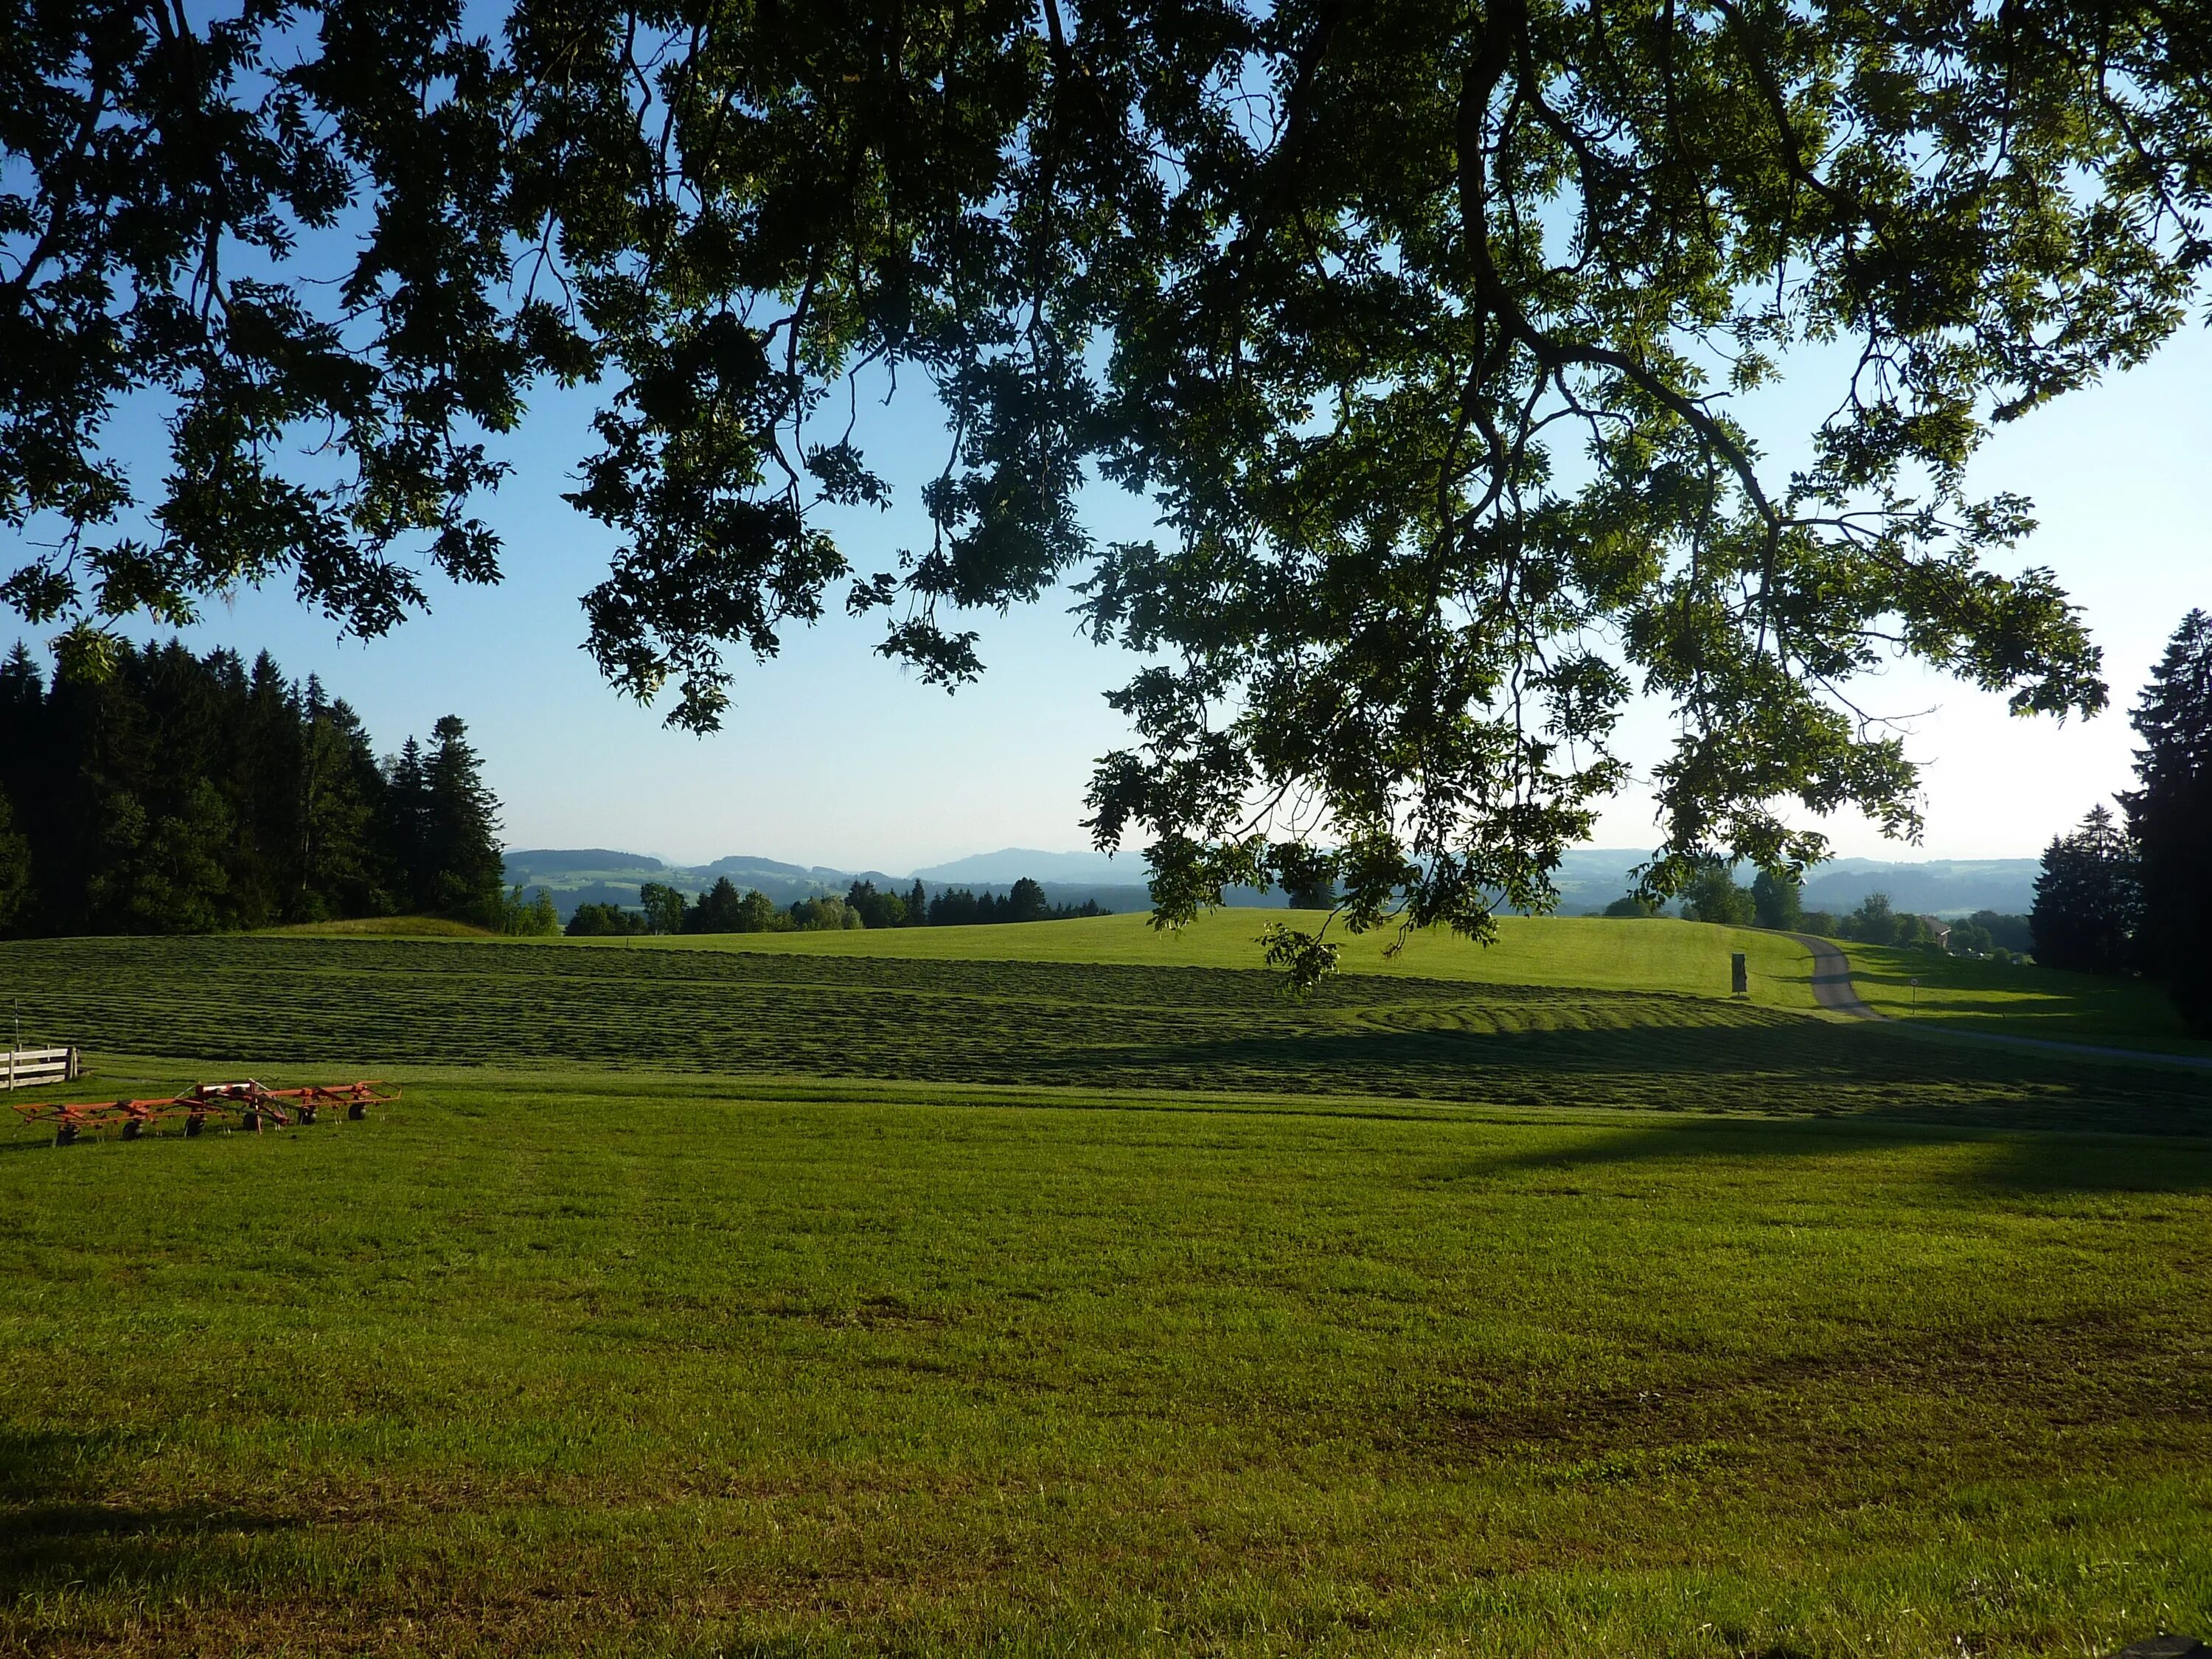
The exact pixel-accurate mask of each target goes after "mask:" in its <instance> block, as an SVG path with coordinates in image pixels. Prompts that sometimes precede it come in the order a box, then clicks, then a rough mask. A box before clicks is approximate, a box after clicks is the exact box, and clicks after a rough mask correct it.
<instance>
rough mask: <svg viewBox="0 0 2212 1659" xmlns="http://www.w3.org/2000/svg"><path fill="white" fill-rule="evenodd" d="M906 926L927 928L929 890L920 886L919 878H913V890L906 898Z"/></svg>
mask: <svg viewBox="0 0 2212 1659" xmlns="http://www.w3.org/2000/svg"><path fill="white" fill-rule="evenodd" d="M906 925H907V926H908V927H927V926H929V890H928V889H927V887H924V886H923V885H922V884H921V877H920V876H916V877H915V878H914V889H913V890H912V891H911V892H909V893H908V895H907V896H906Z"/></svg>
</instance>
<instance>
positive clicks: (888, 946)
mask: <svg viewBox="0 0 2212 1659" xmlns="http://www.w3.org/2000/svg"><path fill="white" fill-rule="evenodd" d="M1326 920H1327V915H1326V913H1325V912H1322V911H1318V910H1258V909H1225V910H1217V911H1214V912H1212V914H1211V915H1204V916H1201V917H1200V918H1199V919H1198V921H1195V922H1194V923H1192V924H1191V925H1190V926H1189V927H1184V928H1181V929H1178V930H1176V931H1172V932H1169V931H1163V930H1161V929H1158V928H1155V927H1153V926H1152V918H1151V917H1150V916H1149V915H1114V916H1095V917H1089V918H1085V919H1083V920H1079V921H1056V922H1051V923H1046V924H1037V925H1033V926H1029V927H915V928H893V929H890V930H887V931H884V932H880V933H721V934H714V935H709V936H707V937H703V938H684V939H587V940H586V939H580V940H576V941H574V943H575V944H579V945H590V946H592V947H595V948H600V949H614V950H623V949H638V948H643V949H646V950H667V949H676V950H696V949H700V948H705V949H709V950H725V951H757V952H764V953H768V954H772V955H778V956H799V957H825V956H826V957H857V958H861V959H872V960H879V959H883V958H887V957H910V958H918V959H921V960H926V961H971V962H981V961H990V962H1008V961H1012V962H1064V963H1086V964H1105V965H1109V966H1115V967H1127V968H1220V969H1234V970H1237V971H1249V970H1252V969H1258V968H1259V967H1261V947H1260V945H1259V942H1258V941H1259V937H1260V931H1261V928H1262V927H1265V926H1267V924H1268V923H1269V922H1273V921H1282V922H1287V923H1289V924H1291V925H1292V926H1297V927H1306V928H1309V929H1311V928H1316V927H1320V926H1321V925H1322V922H1323V921H1326ZM1328 937H1329V938H1330V939H1334V940H1335V941H1336V942H1337V943H1338V944H1339V945H1340V946H1341V948H1342V951H1343V957H1342V967H1343V970H1344V971H1345V972H1346V974H1350V975H1358V976H1361V977H1367V976H1371V975H1382V976H1384V977H1391V978H1408V979H1431V980H1462V981H1467V980H1471V981H1478V982H1480V983H1484V984H1495V985H1538V986H1553V987H1562V988H1574V989H1585V988H1592V989H1598V990H1629V991H1665V992H1679V993H1681V994H1686V995H1692V996H1711V997H1725V996H1726V995H1727V994H1728V990H1729V953H1730V952H1731V951H1743V952H1745V954H1746V955H1747V957H1749V958H1750V961H1749V967H1750V970H1751V987H1752V991H1751V1000H1753V1001H1754V1002H1757V1003H1760V1004H1764V1005H1767V1006H1774V1007H1782V1008H1810V1007H1811V1006H1813V994H1812V988H1811V987H1812V981H1811V968H1810V962H1811V958H1810V957H1809V956H1808V953H1807V952H1806V951H1805V949H1804V947H1803V946H1802V945H1798V944H1796V942H1795V941H1794V940H1792V939H1789V938H1787V937H1785V936H1784V935H1782V934H1779V933H1762V932H1760V931H1759V930H1758V929H1756V928H1750V927H1706V926H1705V925H1704V924H1702V923H1699V922H1690V921H1671V920H1668V919H1665V918H1661V917H1652V918H1649V919H1648V920H1647V921H1642V922H1637V923H1632V924H1623V923H1621V922H1619V921H1602V920H1593V919H1591V918H1588V917H1579V916H1577V917H1570V916H1541V917H1535V916H1501V917H1500V918H1498V942H1497V944H1495V945H1488V946H1484V945H1474V944H1470V943H1469V942H1468V940H1466V939H1462V938H1460V937H1459V936H1458V935H1457V934H1455V933H1450V932H1449V931H1446V930H1443V929H1432V930H1429V931H1426V932H1423V933H1413V934H1411V935H1409V936H1407V937H1406V938H1404V939H1403V940H1402V942H1401V938H1400V935H1399V934H1398V933H1397V932H1396V931H1395V929H1387V928H1386V929H1383V930H1379V931H1377V932H1375V933H1362V934H1351V933H1344V932H1342V931H1341V927H1340V926H1339V927H1335V928H1332V929H1331V930H1330V932H1329V934H1328Z"/></svg>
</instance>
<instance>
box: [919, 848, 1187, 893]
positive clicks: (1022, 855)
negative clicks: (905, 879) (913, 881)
mask: <svg viewBox="0 0 2212 1659" xmlns="http://www.w3.org/2000/svg"><path fill="white" fill-rule="evenodd" d="M914 873H915V875H917V876H920V877H921V878H922V879H923V880H924V881H927V882H943V883H945V884H948V885H950V886H953V887H973V886H975V885H976V884H979V883H997V882H1016V881H1019V880H1020V879H1021V878H1023V877H1024V876H1027V877H1028V878H1030V880H1032V881H1036V882H1044V883H1048V884H1049V883H1054V882H1060V883H1066V884H1073V883H1093V884H1097V883H1104V884H1112V885H1119V886H1138V887H1141V886H1143V885H1144V884H1145V873H1146V872H1145V855H1144V854H1142V853H1124V854H1122V855H1121V857H1119V858H1109V857H1107V856H1106V854H1103V853H1041V852H1039V851H1037V850H1036V848H1032V847H1002V848H1000V849H999V850H998V851H997V852H995V853H971V854H969V855H968V856H967V857H966V858H964V859H955V860H952V862H951V863H950V864H932V865H927V866H924V867H923V868H921V869H919V870H917V871H915V872H914Z"/></svg>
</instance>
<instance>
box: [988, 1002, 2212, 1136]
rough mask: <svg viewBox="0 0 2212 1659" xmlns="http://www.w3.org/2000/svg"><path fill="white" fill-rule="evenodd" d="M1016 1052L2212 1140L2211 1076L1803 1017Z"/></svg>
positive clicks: (1077, 1067) (1104, 1066)
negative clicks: (2210, 1137)
mask: <svg viewBox="0 0 2212 1659" xmlns="http://www.w3.org/2000/svg"><path fill="white" fill-rule="evenodd" d="M1131 1035H1132V1036H1133V1038H1135V1039H1137V1040H1134V1041H1132V1042H1127V1043H1124V1044H1120V1045H1116V1046H1114V1047H1110V1048H1109V1047H1103V1046H1100V1047H1085V1048H1073V1049H1068V1050H1065V1051H1062V1052H1060V1053H1057V1054H1031V1055H1025V1056H1023V1066H1024V1069H1025V1070H1026V1071H1027V1072H1028V1073H1029V1074H1030V1078H1031V1079H1033V1080H1036V1081H1048V1080H1049V1081H1054V1082H1061V1083H1066V1084H1070V1085H1077V1084H1089V1085H1098V1086H1115V1085H1127V1086H1139V1087H1160V1086H1167V1087H1184V1088H1189V1089H1194V1090H1199V1089H1204V1090H1215V1089H1246V1090H1254V1089H1256V1090H1267V1091H1282V1092H1290V1093H1310V1092H1329V1093H1344V1094H1360V1093H1368V1094H1379V1095H1393V1094H1396V1095H1403V1096H1414V1097H1426V1098H1436V1099H1444V1100H1457V1101H1464V1102H1468V1103H1484V1104H1497V1105H1526V1106H1543V1107H1578V1106H1582V1107H1600V1108H1620V1109H1660V1110H1669V1111H1680V1112H1698V1111H1705V1112H1743V1113H1755V1114H1759V1115H1772V1116H1784V1117H1880V1118H1887V1119H1893V1120H1894V1121H1900V1122H1916V1123H1927V1124H1933V1125H1950V1126H1960V1125H1971V1126H1973V1127H1980V1128H2039V1129H2068V1130H2093V1131H2103V1132H2107V1133H2149V1134H2169V1135H2203V1134H2207V1133H2212V1076H2205V1075H2200V1074H2197V1073H2189V1072H2183V1071H2179V1070H2169V1069H2167V1068H2163V1067H2157V1066H2134V1065H2130V1064H2127V1063H2125V1062H2116V1061H2106V1060H2075V1059H2073V1058H2071V1057H2069V1056H2063V1055H2055V1054H2050V1053H2047V1052H2029V1051H2017V1050H2013V1049H2008V1048H2002V1047H2000V1046H1996V1045H1987V1046H1985V1045H1982V1044H1971V1045H1970V1044H1965V1043H1960V1044H1955V1045H1954V1044H1946V1043H1935V1042H1927V1041H1925V1040H1924V1039H1923V1038H1921V1037H1919V1036H1916V1035H1914V1034H1912V1033H1909V1032H1903V1031H1887V1030H1881V1028H1879V1027H1873V1028H1869V1027H1865V1026H1845V1025H1842V1024H1831V1023H1828V1022H1826V1021H1819V1020H1812V1019H1805V1020H1792V1021H1789V1022H1787V1023H1785V1024H1772V1025H1755V1026H1705V1027H1662V1026H1652V1027H1643V1028H1638V1029H1632V1030H1544V1031H1524V1032H1464V1031H1454V1030H1431V1031H1419V1030H1414V1031H1403V1030H1401V1031H1383V1030H1334V1031H1328V1030H1319V1031H1316V1030H1305V1031H1296V1030H1278V1031H1269V1030H1249V1031H1247V1032H1245V1033H1244V1034H1243V1035H1239V1036H1227V1037H1224V1038H1222V1039H1220V1040H1218V1041H1211V1042H1205V1041H1200V1042H1191V1041H1183V1042H1146V1041H1144V1040H1142V1039H1143V1037H1144V1036H1145V1035H1146V1034H1145V1033H1143V1032H1142V1031H1133V1032H1132V1033H1131Z"/></svg>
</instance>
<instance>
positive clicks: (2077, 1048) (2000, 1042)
mask: <svg viewBox="0 0 2212 1659" xmlns="http://www.w3.org/2000/svg"><path fill="white" fill-rule="evenodd" d="M1790 937H1791V938H1792V939H1796V941H1797V942H1798V943H1799V944H1801V945H1803V946H1804V947H1805V948H1806V949H1807V950H1808V951H1811V952H1812V953H1813V1000H1814V1001H1815V1002H1817V1003H1819V1004H1820V1006H1822V1007H1823V1008H1826V1009H1828V1010H1829V1011H1830V1012H1834V1013H1838V1014H1843V1015H1844V1016H1846V1017H1847V1018H1851V1019H1878V1020H1881V1022H1882V1023H1883V1024H1887V1025H1889V1026H1891V1027H1892V1028H1893V1029H1894V1030H1900V1031H1909V1032H1911V1034H1912V1035H1913V1036H1933V1037H1945V1038H1951V1039H1955V1040H1956V1041H1958V1042H1993V1043H1996V1045H1997V1046H1998V1047H2000V1048H2040V1049H2043V1050H2045V1052H2046V1053H2050V1054H2072V1055H2075V1056H2078V1057H2081V1058H2084V1059H2102V1060H2140V1061H2143V1062H2145V1063H2148V1064H2149V1065H2153V1066H2187V1067H2188V1068H2190V1069H2191V1071H2200V1072H2212V1055H2204V1054H2160V1053H2158V1052H2156V1051H2155V1050H2154V1049H2148V1048H2106V1047H2105V1046H2103V1045H2101V1044H2099V1043H2092V1042H2053V1041H2051V1039H2050V1038H2048V1037H2026V1036H2000V1035H1998V1034H1997V1033H1996V1032H1993V1031H1962V1030H1960V1029H1959V1028H1958V1027H1956V1026H1954V1025H1936V1024H1923V1023H1922V1022H1920V1021H1917V1020H1893V1019H1891V1018H1889V1017H1888V1016H1887V1014H1881V1013H1877V1012H1875V1010H1873V1009H1872V1008H1870V1007H1869V1006H1867V1005H1866V1004H1865V1003H1864V1002H1863V1001H1862V1000H1860V999H1859V994H1858V991H1857V987H1854V986H1853V985H1852V983H1851V964H1850V959H1849V958H1848V957H1845V956H1844V953H1843V952H1842V951H1839V950H1838V949H1837V948H1836V947H1835V946H1834V945H1832V944H1831V943H1830V942H1829V941H1828V940H1826V939H1815V938H1814V936H1813V935H1812V934H1810V933H1792V934H1791V935H1790Z"/></svg>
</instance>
